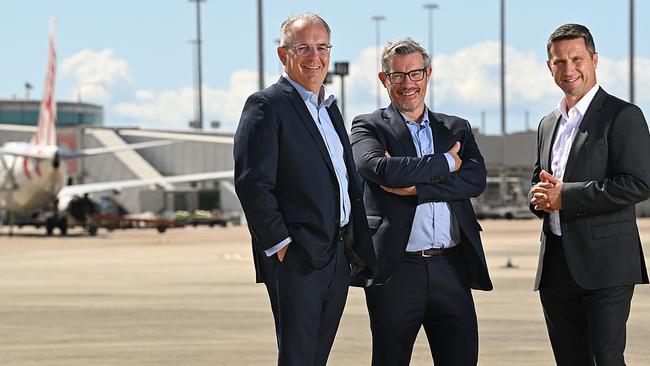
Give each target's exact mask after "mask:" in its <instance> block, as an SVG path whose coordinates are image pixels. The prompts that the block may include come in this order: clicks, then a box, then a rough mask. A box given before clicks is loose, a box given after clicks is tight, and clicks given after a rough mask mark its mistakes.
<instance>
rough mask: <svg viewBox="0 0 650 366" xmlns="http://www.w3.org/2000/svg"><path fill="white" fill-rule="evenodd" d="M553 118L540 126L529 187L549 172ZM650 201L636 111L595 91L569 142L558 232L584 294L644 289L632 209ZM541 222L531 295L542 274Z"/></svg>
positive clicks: (647, 145)
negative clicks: (609, 289)
mask: <svg viewBox="0 0 650 366" xmlns="http://www.w3.org/2000/svg"><path fill="white" fill-rule="evenodd" d="M558 122H559V121H558V118H556V117H555V114H553V113H551V114H549V115H548V116H546V117H544V118H543V119H542V121H541V122H540V125H539V130H538V136H537V159H536V162H535V167H534V171H533V178H532V184H533V185H535V184H536V183H538V182H539V173H540V171H541V170H546V171H548V172H551V170H550V168H551V151H552V146H553V140H554V135H555V132H556V130H557V125H558ZM649 196H650V135H648V125H647V123H646V121H645V118H644V117H643V113H642V112H641V110H640V109H639V108H638V107H637V106H635V105H633V104H630V103H627V102H625V101H622V100H620V99H618V98H616V97H614V96H612V95H609V94H607V93H606V92H605V91H604V90H603V89H601V88H599V90H598V91H597V92H596V95H595V96H594V99H593V100H592V102H591V104H590V105H589V108H588V109H587V112H586V113H585V116H584V118H583V119H582V122H581V124H580V129H579V131H578V134H577V135H576V137H575V140H574V141H573V145H572V146H571V150H570V153H569V157H568V160H567V165H566V169H565V173H564V186H563V189H562V209H561V210H560V224H561V229H562V242H563V248H564V252H565V256H566V260H567V264H568V266H569V270H570V271H571V274H572V275H573V278H574V279H575V281H576V282H577V283H578V285H580V286H581V287H583V288H585V289H599V288H607V287H613V286H621V285H630V284H637V283H648V273H647V270H646V266H645V261H644V258H643V250H642V248H641V241H640V239H639V232H638V228H637V225H636V215H635V204H636V203H637V202H641V201H643V200H646V199H647V198H648V197H649ZM531 210H532V211H533V213H535V214H536V215H537V216H539V217H541V218H543V219H544V225H543V230H542V236H541V248H540V256H539V264H538V267H537V276H536V279H535V290H537V289H539V283H540V278H541V274H542V269H543V262H544V251H545V244H546V235H547V234H548V233H550V229H549V223H548V221H549V215H548V214H546V213H544V212H542V211H536V210H534V209H533V207H532V206H531Z"/></svg>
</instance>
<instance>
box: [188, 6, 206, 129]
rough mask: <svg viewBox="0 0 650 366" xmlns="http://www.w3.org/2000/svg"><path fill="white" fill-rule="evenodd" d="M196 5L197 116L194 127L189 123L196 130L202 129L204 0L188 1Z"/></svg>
mask: <svg viewBox="0 0 650 366" xmlns="http://www.w3.org/2000/svg"><path fill="white" fill-rule="evenodd" d="M189 1H190V2H195V3H196V68H197V73H196V78H197V81H198V82H197V86H196V93H197V95H198V99H197V104H198V105H197V116H196V119H195V120H194V125H192V123H190V127H195V128H196V129H198V130H202V129H203V90H202V89H203V72H202V70H201V3H202V2H205V1H206V0H189Z"/></svg>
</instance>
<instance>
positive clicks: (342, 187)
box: [265, 74, 352, 257]
mask: <svg viewBox="0 0 650 366" xmlns="http://www.w3.org/2000/svg"><path fill="white" fill-rule="evenodd" d="M282 76H283V77H284V78H285V79H287V80H288V81H289V82H290V83H291V85H293V87H294V88H296V90H297V91H298V94H300V97H301V98H302V100H303V101H304V102H305V105H306V106H307V109H308V110H309V114H311V116H312V118H313V119H314V123H315V124H316V127H318V131H319V132H320V135H321V137H322V138H323V141H324V142H325V146H327V151H328V152H329V156H330V159H331V160H332V165H333V166H334V171H335V172H336V178H337V181H338V183H339V209H340V212H341V222H340V225H341V227H343V226H345V225H347V223H348V222H349V221H350V211H351V209H352V204H351V202H350V194H349V193H348V171H347V168H346V167H345V160H344V151H343V144H342V143H341V139H340V138H339V135H338V134H337V133H336V130H335V129H334V125H333V124H332V120H331V119H330V115H329V113H328V112H327V109H326V108H329V107H330V106H331V105H332V103H334V100H335V99H336V97H335V96H334V94H332V93H331V92H330V91H329V90H328V89H327V88H325V86H321V93H320V94H321V95H322V96H323V98H322V100H319V95H318V94H315V93H313V92H311V91H309V90H307V89H305V88H303V87H302V86H301V85H300V84H298V83H296V82H295V81H293V80H291V78H289V76H288V75H286V74H284V75H282ZM289 243H291V237H288V238H286V239H284V240H283V241H281V242H280V243H278V244H277V245H274V246H273V247H271V248H269V249H267V250H266V251H265V253H266V255H267V256H269V257H270V256H272V255H273V254H275V253H277V252H278V251H280V249H282V248H284V247H285V246H287V245H288V244H289Z"/></svg>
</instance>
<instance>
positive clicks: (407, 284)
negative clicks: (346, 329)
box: [351, 38, 492, 366]
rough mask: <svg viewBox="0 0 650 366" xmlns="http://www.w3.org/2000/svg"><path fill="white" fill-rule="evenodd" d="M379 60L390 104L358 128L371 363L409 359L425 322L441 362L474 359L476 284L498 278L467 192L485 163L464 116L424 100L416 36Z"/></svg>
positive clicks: (423, 59)
mask: <svg viewBox="0 0 650 366" xmlns="http://www.w3.org/2000/svg"><path fill="white" fill-rule="evenodd" d="M381 62H382V70H383V71H382V72H380V73H379V79H380V80H381V82H382V83H383V85H384V87H386V89H387V91H388V94H389V96H390V100H391V104H390V106H388V108H385V109H380V110H377V111H375V112H374V113H372V114H367V115H361V116H358V117H356V118H355V119H354V121H353V123H352V136H351V140H352V151H353V152H354V157H355V162H356V164H357V167H358V169H359V172H360V173H361V175H362V176H363V178H365V185H366V187H365V188H366V189H365V190H364V202H365V205H366V211H367V214H368V224H369V226H370V228H371V230H373V231H374V234H373V243H374V246H375V251H376V254H377V262H378V272H377V276H376V278H375V281H374V284H373V285H372V286H370V287H368V288H366V289H365V292H366V303H367V306H368V312H369V314H370V326H371V330H372V365H375V366H377V365H387V366H400V365H408V364H409V362H410V359H411V354H412V351H413V344H414V342H415V339H416V337H417V334H418V332H419V330H420V328H421V327H422V326H424V329H425V331H426V333H427V339H428V341H429V346H430V348H431V353H432V355H433V359H434V361H435V364H436V365H443V366H444V365H454V366H466V365H476V363H477V357H478V330H477V320H476V312H475V309H474V302H473V299H472V294H471V288H476V289H481V290H491V289H492V283H491V281H490V277H489V274H488V268H487V264H486V261H485V255H484V253H483V247H482V245H481V238H480V236H479V231H480V230H481V228H480V226H479V224H478V222H477V221H476V217H475V215H474V210H473V209H472V205H471V203H470V200H469V199H470V197H476V196H478V195H479V194H480V193H481V192H482V191H483V189H484V188H485V177H486V170H485V163H484V161H483V157H482V156H481V153H480V151H479V149H478V146H477V144H476V142H475V140H474V136H473V135H472V130H471V128H470V126H469V123H468V122H467V121H465V120H463V119H461V118H458V117H454V116H448V115H444V114H441V113H433V112H431V111H429V110H428V108H427V107H426V106H425V105H424V97H425V94H426V89H427V83H428V81H429V77H430V75H431V59H430V57H429V55H428V54H427V53H426V51H425V50H424V49H423V48H422V47H421V46H420V45H419V44H418V43H417V42H415V41H413V40H411V39H408V38H407V39H403V40H399V41H396V42H391V43H389V44H388V45H387V46H386V47H384V49H383V51H382V56H381ZM461 164H462V166H461Z"/></svg>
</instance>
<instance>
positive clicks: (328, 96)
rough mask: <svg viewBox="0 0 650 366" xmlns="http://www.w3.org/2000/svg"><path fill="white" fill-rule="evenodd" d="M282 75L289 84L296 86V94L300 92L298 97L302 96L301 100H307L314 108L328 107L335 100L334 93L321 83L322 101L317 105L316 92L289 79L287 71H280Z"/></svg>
mask: <svg viewBox="0 0 650 366" xmlns="http://www.w3.org/2000/svg"><path fill="white" fill-rule="evenodd" d="M282 77H284V78H285V79H287V80H288V81H289V82H290V83H291V85H293V87H294V88H296V91H297V92H298V94H300V98H302V100H303V101H304V102H305V103H307V102H309V103H311V104H313V105H314V106H315V107H316V108H320V107H326V108H329V107H330V106H331V105H332V103H334V100H336V97H335V96H334V94H333V93H332V92H331V91H330V90H329V89H328V88H326V87H325V85H321V87H320V94H321V95H322V96H323V101H322V102H321V103H320V105H319V103H318V94H316V93H314V92H312V91H311V90H307V89H306V88H304V87H303V86H302V85H300V84H298V83H296V82H295V81H293V80H291V78H290V77H289V75H287V73H282Z"/></svg>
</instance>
